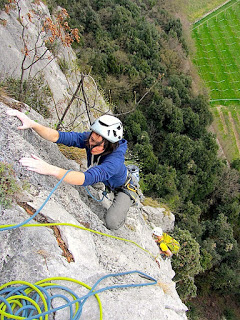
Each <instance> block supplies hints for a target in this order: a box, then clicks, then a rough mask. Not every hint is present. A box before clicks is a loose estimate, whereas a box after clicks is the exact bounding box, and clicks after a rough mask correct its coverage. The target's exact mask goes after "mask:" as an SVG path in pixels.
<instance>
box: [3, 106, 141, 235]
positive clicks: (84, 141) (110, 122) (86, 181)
mask: <svg viewBox="0 0 240 320" xmlns="http://www.w3.org/2000/svg"><path fill="white" fill-rule="evenodd" d="M7 114H8V115H10V116H16V117H18V118H19V119H20V120H21V122H22V125H21V126H19V127H18V129H20V130H21V129H22V130H23V129H29V128H31V129H33V130H34V131H35V132H36V133H37V134H38V135H40V136H41V137H42V138H44V139H46V140H48V141H51V142H54V143H61V144H64V145H66V146H69V147H70V146H74V147H78V148H81V149H84V148H85V149H86V153H87V162H88V170H86V171H85V172H80V171H70V172H69V173H68V174H67V175H66V177H65V178H64V181H65V182H67V183H69V184H73V185H81V186H88V185H94V184H95V183H98V182H103V183H104V184H105V186H106V187H107V188H109V189H110V190H111V191H113V192H114V199H113V202H112V205H111V206H110V208H109V209H108V210H107V212H106V213H105V217H104V218H105V224H106V227H107V228H108V229H119V228H120V227H121V226H122V225H123V224H124V221H125V219H126V216H127V212H128V210H129V208H130V206H131V205H132V204H133V202H134V197H133V196H132V195H133V193H134V195H135V194H136V192H132V190H131V191H129V190H128V185H129V182H130V181H132V180H131V176H130V174H129V172H128V170H127V167H126V166H125V164H124V160H125V153H126V150H127V141H126V140H124V139H123V138H122V136H123V126H122V122H121V121H120V120H119V119H118V118H116V117H114V116H111V115H103V116H101V117H100V118H98V119H97V120H95V121H94V123H93V124H92V125H91V127H90V130H91V131H90V132H83V133H78V132H60V131H57V130H55V129H51V128H49V127H45V126H43V125H41V124H39V123H37V122H35V121H33V120H31V119H30V118H29V117H27V116H26V115H25V114H24V113H22V112H20V111H17V110H12V109H11V110H8V111H7ZM20 163H21V164H22V165H23V166H25V167H27V169H28V170H30V171H34V172H37V173H39V174H44V175H51V176H54V177H56V178H57V179H61V178H62V177H63V176H64V174H65V173H66V172H67V170H65V169H62V168H59V167H56V166H53V165H51V164H48V163H47V162H45V161H44V160H42V159H40V158H39V157H37V156H36V155H31V158H27V157H25V158H22V159H20Z"/></svg>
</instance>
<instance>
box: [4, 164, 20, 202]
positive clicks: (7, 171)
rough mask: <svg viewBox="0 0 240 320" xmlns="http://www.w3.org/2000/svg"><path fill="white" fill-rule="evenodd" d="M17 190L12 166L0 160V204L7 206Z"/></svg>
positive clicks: (17, 186)
mask: <svg viewBox="0 0 240 320" xmlns="http://www.w3.org/2000/svg"><path fill="white" fill-rule="evenodd" d="M19 191H20V187H19V184H18V183H17V181H16V178H15V175H14V170H13V168H12V166H11V165H10V164H7V163H5V162H2V161H0V205H2V206H3V207H4V208H9V207H10V206H11V204H12V202H13V201H14V199H15V196H16V194H17V193H18V192H19Z"/></svg>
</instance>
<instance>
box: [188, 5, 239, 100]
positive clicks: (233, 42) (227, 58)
mask: <svg viewBox="0 0 240 320" xmlns="http://www.w3.org/2000/svg"><path fill="white" fill-rule="evenodd" d="M239 19H240V1H239V0H233V1H231V2H229V3H228V4H227V5H225V6H223V7H222V8H220V9H219V10H217V11H215V12H214V13H212V14H210V15H209V16H208V17H206V18H204V19H202V20H201V21H199V22H198V23H196V24H194V27H193V31H192V35H193V38H194V39H195V43H196V49H197V51H196V55H195V57H194V62H195V64H196V66H197V68H198V71H199V74H200V76H201V77H202V79H203V80H204V82H205V85H206V87H207V88H208V89H209V94H210V98H211V102H212V103H213V104H214V103H221V104H222V105H232V104H233V103H235V104H240V79H239V76H238V75H239V72H240V58H239V50H240V43H239V38H240V25H239V23H238V21H239Z"/></svg>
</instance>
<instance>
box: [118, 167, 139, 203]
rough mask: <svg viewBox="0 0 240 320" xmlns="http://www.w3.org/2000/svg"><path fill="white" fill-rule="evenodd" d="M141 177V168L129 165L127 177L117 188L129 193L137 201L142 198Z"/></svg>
mask: <svg viewBox="0 0 240 320" xmlns="http://www.w3.org/2000/svg"><path fill="white" fill-rule="evenodd" d="M139 179H140V178H139V168H138V167H137V166H135V165H127V179H126V181H125V183H124V185H123V186H121V187H120V188H117V190H119V191H122V192H124V193H125V194H127V195H128V196H129V197H130V198H131V199H132V200H133V202H134V203H136V201H137V199H138V198H141V193H140V187H139V184H138V182H139Z"/></svg>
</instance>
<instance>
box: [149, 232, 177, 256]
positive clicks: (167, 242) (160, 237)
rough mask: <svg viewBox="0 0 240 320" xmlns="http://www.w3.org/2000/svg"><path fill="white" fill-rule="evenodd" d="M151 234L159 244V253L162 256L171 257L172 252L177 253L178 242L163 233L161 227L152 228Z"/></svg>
mask: <svg viewBox="0 0 240 320" xmlns="http://www.w3.org/2000/svg"><path fill="white" fill-rule="evenodd" d="M152 236H153V238H154V240H155V242H156V243H157V245H158V246H159V249H160V254H161V256H162V257H169V258H171V257H172V255H173V254H174V253H177V252H178V251H179V249H180V245H179V243H178V242H177V241H176V240H175V239H173V238H172V237H171V236H170V235H168V234H167V233H163V231H162V228H160V227H156V228H155V229H153V231H152ZM170 249H171V250H170Z"/></svg>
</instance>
